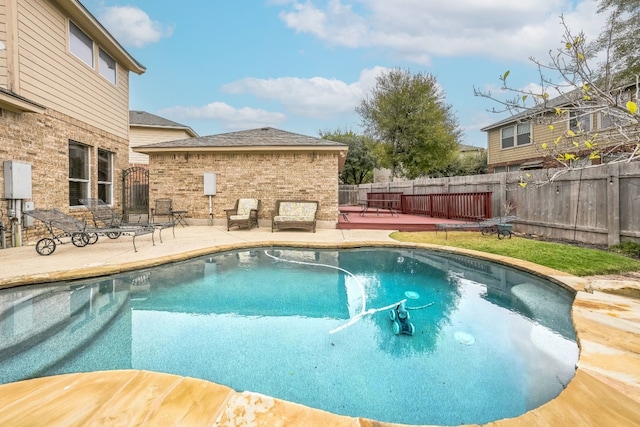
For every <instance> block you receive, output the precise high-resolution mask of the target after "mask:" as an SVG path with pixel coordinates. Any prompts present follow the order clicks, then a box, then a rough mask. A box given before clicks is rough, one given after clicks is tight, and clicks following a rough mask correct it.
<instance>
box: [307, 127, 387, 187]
mask: <svg viewBox="0 0 640 427" xmlns="http://www.w3.org/2000/svg"><path fill="white" fill-rule="evenodd" d="M320 138H322V139H328V140H331V141H336V142H341V143H343V144H347V145H348V146H349V152H348V153H347V158H346V160H345V163H344V168H343V169H342V173H341V174H340V182H342V183H343V184H350V185H360V184H364V183H367V182H372V181H373V169H374V168H375V167H376V164H377V162H376V158H375V156H374V155H373V141H371V139H369V138H367V137H365V136H362V135H356V134H355V133H353V132H352V131H348V132H343V131H340V130H336V131H334V132H328V131H325V132H320Z"/></svg>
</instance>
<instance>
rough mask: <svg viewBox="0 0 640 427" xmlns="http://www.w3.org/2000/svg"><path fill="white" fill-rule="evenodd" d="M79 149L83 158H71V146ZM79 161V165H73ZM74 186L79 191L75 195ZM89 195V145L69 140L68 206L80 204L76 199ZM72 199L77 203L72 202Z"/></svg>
mask: <svg viewBox="0 0 640 427" xmlns="http://www.w3.org/2000/svg"><path fill="white" fill-rule="evenodd" d="M73 147H75V148H76V149H78V150H81V151H82V153H83V155H82V156H81V157H84V158H83V159H75V160H74V159H73V158H72V156H71V153H72V148H73ZM76 161H79V162H80V165H79V167H77V168H76V167H75V166H76V165H75V162H76ZM74 187H78V188H79V189H80V191H79V192H78V193H79V194H77V196H78V197H76V194H75V192H74V191H73V190H74ZM88 197H91V147H89V146H88V145H85V144H82V143H80V142H77V141H73V140H69V206H72V207H73V206H82V205H81V203H80V202H79V201H77V200H78V199H81V198H88ZM74 200H76V201H77V203H74Z"/></svg>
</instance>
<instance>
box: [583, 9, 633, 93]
mask: <svg viewBox="0 0 640 427" xmlns="http://www.w3.org/2000/svg"><path fill="white" fill-rule="evenodd" d="M598 13H608V14H609V15H608V18H607V27H606V28H605V30H604V31H603V32H602V33H601V34H600V36H599V37H598V38H597V39H596V40H595V42H594V43H593V45H592V47H591V48H592V49H593V50H594V51H596V52H604V53H605V55H604V57H605V61H604V63H603V64H601V66H602V69H601V70H599V72H600V74H601V75H603V76H604V78H605V79H608V80H611V82H612V85H613V86H618V85H620V84H623V83H625V82H629V81H633V80H635V77H636V76H637V75H640V44H639V43H638V35H637V34H638V30H640V2H638V1H637V0H600V1H599V7H598Z"/></svg>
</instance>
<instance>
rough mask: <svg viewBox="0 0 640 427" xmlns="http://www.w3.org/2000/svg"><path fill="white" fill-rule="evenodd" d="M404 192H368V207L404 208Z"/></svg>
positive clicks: (395, 209) (398, 210) (397, 209)
mask: <svg viewBox="0 0 640 427" xmlns="http://www.w3.org/2000/svg"><path fill="white" fill-rule="evenodd" d="M401 197H402V193H398V192H392V193H367V207H369V208H382V209H393V210H394V211H396V212H400V211H401V210H402V199H401Z"/></svg>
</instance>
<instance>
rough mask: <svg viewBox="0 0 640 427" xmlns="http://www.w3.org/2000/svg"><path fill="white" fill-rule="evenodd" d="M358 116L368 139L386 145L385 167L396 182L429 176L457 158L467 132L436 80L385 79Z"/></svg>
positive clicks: (403, 75) (402, 74)
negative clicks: (461, 136)
mask: <svg viewBox="0 0 640 427" xmlns="http://www.w3.org/2000/svg"><path fill="white" fill-rule="evenodd" d="M356 112H357V113H358V114H359V115H360V116H361V118H362V121H363V125H364V128H365V131H366V134H367V135H369V136H371V137H372V138H373V139H375V140H376V141H378V142H379V143H380V144H382V145H383V148H384V150H383V157H382V159H380V163H381V166H383V167H388V168H390V169H391V176H392V179H393V177H396V176H404V177H407V178H409V179H415V178H418V177H420V176H426V175H429V173H431V171H433V170H436V169H439V168H442V167H444V166H446V165H447V164H448V163H449V162H451V161H452V160H453V159H454V158H455V155H456V149H457V144H458V140H459V138H460V135H461V131H460V129H459V127H458V122H457V119H456V118H455V117H454V115H453V112H452V110H451V106H449V105H447V104H446V103H445V100H444V95H443V94H442V91H441V90H440V88H439V87H438V84H437V81H436V79H435V77H433V76H432V75H430V74H421V73H418V74H415V75H412V74H411V73H410V72H409V71H404V70H400V69H393V70H390V71H388V72H387V73H383V74H381V75H380V76H378V77H377V79H376V86H375V87H374V88H373V90H372V93H371V95H370V96H369V97H367V98H365V99H364V100H362V101H361V102H360V104H359V105H358V106H357V107H356Z"/></svg>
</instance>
